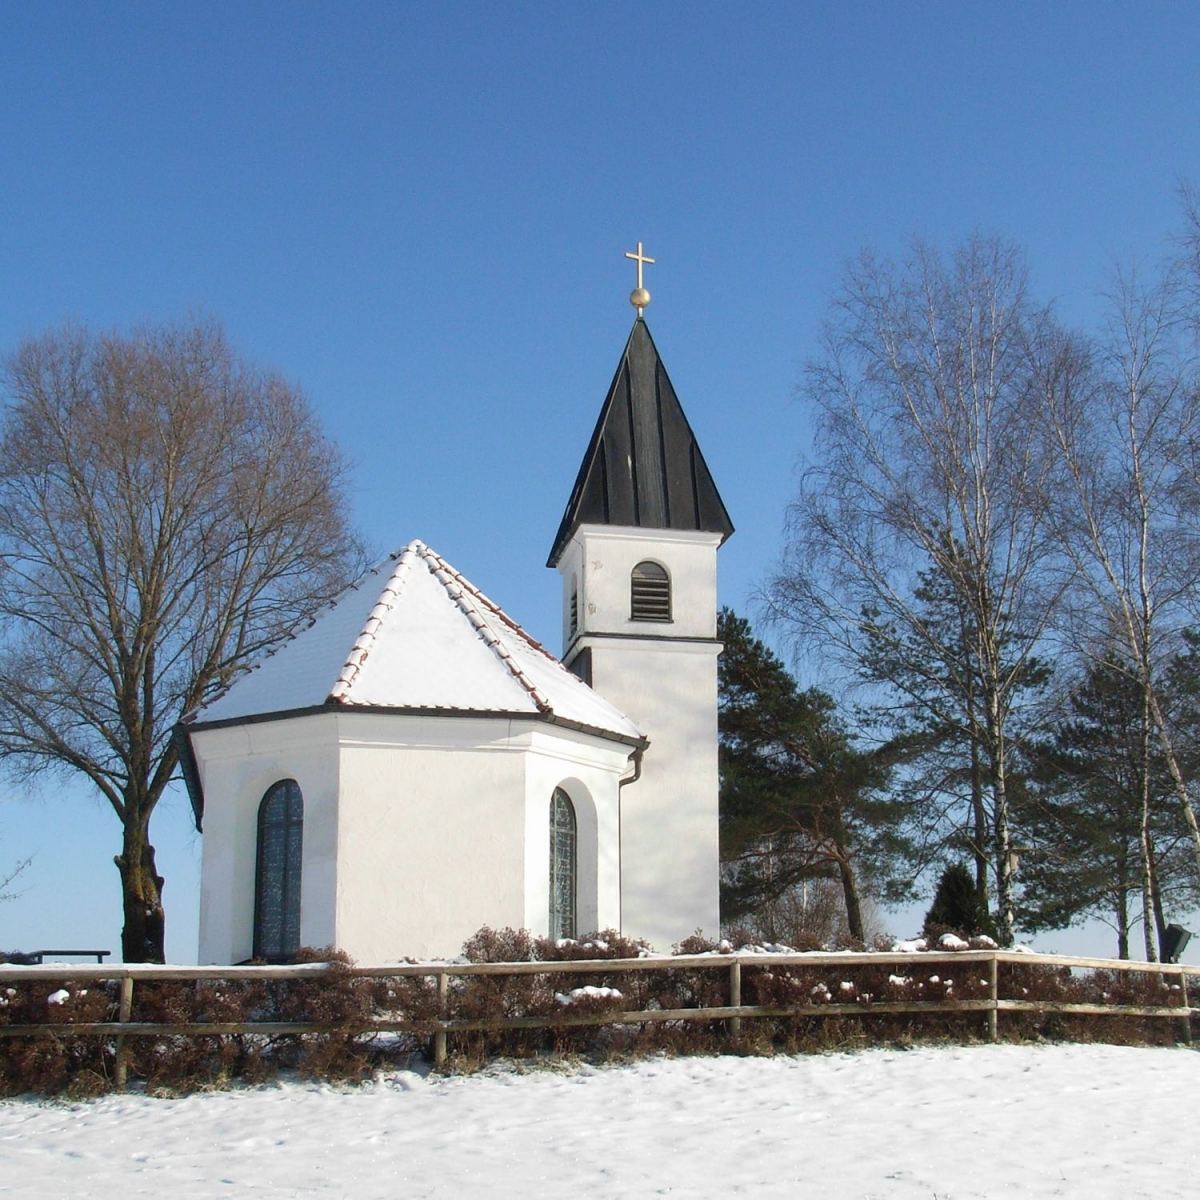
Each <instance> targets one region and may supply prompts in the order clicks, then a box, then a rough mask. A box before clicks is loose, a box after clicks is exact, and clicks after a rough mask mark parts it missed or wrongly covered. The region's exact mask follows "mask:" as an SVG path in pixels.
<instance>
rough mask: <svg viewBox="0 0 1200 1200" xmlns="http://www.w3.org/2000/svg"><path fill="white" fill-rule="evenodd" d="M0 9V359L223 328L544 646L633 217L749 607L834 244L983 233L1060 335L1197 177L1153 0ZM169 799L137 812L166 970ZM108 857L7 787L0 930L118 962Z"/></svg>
mask: <svg viewBox="0 0 1200 1200" xmlns="http://www.w3.org/2000/svg"><path fill="white" fill-rule="evenodd" d="M0 17H2V19H3V27H4V35H3V38H0V164H2V168H3V176H2V180H0V350H3V351H8V350H11V349H12V348H13V347H14V346H15V345H16V344H17V343H18V342H19V341H20V339H21V338H23V337H25V336H27V335H31V334H37V333H39V332H42V331H44V330H46V329H47V328H49V327H53V326H55V325H58V324H60V323H62V322H64V321H79V322H83V323H85V324H87V325H90V326H93V327H98V328H108V327H122V326H127V325H129V324H130V323H133V322H137V321H142V320H151V321H159V320H170V319H178V318H184V317H186V316H188V315H189V314H192V313H203V314H206V315H211V316H215V317H218V318H220V319H221V320H222V321H223V322H224V323H225V325H226V327H227V330H228V332H229V334H230V336H231V338H232V339H233V341H234V343H235V344H236V345H237V346H238V347H239V349H241V350H242V351H243V352H244V353H245V354H246V355H247V356H249V357H251V358H253V359H255V360H257V361H258V362H260V363H263V364H265V365H270V366H274V367H276V368H278V369H280V370H281V371H282V372H283V373H284V374H285V375H287V376H288V377H289V378H290V379H292V380H293V381H295V382H297V383H298V384H300V385H301V386H302V387H303V388H304V389H305V390H306V392H307V393H308V395H309V396H310V397H311V399H312V401H313V403H314V405H315V406H316V408H317V409H318V411H319V412H320V413H321V415H322V417H323V419H324V420H325V422H326V425H327V427H328V429H329V431H330V432H331V434H332V435H333V436H334V437H335V438H336V439H337V441H338V442H339V443H340V444H341V446H342V447H343V448H344V450H345V452H346V454H347V455H348V456H349V458H350V460H351V461H352V462H353V464H354V469H355V475H354V480H355V486H354V507H355V512H356V515H357V518H358V521H359V523H360V525H361V527H362V529H363V531H364V533H365V534H366V536H367V537H368V538H369V539H370V541H371V542H372V544H373V545H374V546H375V547H376V548H378V549H379V550H381V551H382V550H385V549H389V548H391V547H393V546H396V545H399V544H402V543H404V542H406V541H407V540H409V539H410V538H412V537H421V538H423V539H425V540H426V541H427V542H429V543H430V544H431V545H432V546H433V547H434V548H435V549H437V550H438V551H439V552H440V553H442V554H444V555H445V556H446V557H447V558H448V559H449V560H450V561H451V562H453V563H454V564H455V565H456V566H457V567H459V568H460V569H461V570H463V571H464V572H465V573H466V574H467V575H468V577H470V578H471V579H472V580H474V581H475V582H476V583H478V584H479V586H481V587H482V588H483V589H484V590H485V591H487V592H488V593H489V594H491V595H492V596H493V597H494V598H495V599H496V600H498V601H499V602H500V603H501V604H503V605H504V606H505V607H506V608H507V609H508V610H509V611H510V612H511V613H512V614H513V615H514V616H515V617H517V619H519V620H521V621H522V622H523V623H525V624H526V625H527V627H528V628H529V629H530V630H531V631H532V632H533V633H534V634H535V635H537V636H539V637H541V638H543V639H544V640H546V641H547V642H548V643H549V644H550V645H552V646H553V645H555V644H556V641H557V629H558V603H559V599H558V586H557V576H556V575H554V574H553V573H551V572H549V571H546V570H545V569H544V568H543V565H542V564H543V563H544V561H545V556H546V553H547V551H548V549H549V545H550V541H551V538H552V536H553V534H554V531H555V528H556V526H557V522H558V519H559V517H560V515H561V511H562V508H563V505H564V503H565V501H566V498H567V494H568V492H569V489H570V486H571V483H572V481H573V479H574V474H575V471H576V469H577V467H578V463H579V460H580V457H581V455H582V452H583V449H584V446H585V444H586V440H587V437H588V434H589V433H590V430H591V426H592V423H593V421H594V420H595V416H596V413H597V411H598V408H599V405H600V403H601V401H602V399H603V397H604V392H605V389H606V387H607V385H608V381H609V378H610V377H611V374H612V371H613V369H614V367H615V365H616V360H617V356H618V354H619V353H620V350H621V347H622V345H623V343H624V339H625V336H626V334H627V332H628V326H629V324H630V322H631V320H632V316H633V310H632V309H631V308H630V307H629V305H628V303H627V300H626V297H627V295H628V292H629V290H630V288H631V287H632V286H633V278H632V265H631V264H629V263H627V262H626V261H625V260H624V259H623V258H622V252H623V251H624V250H626V249H630V248H632V246H633V245H634V243H635V242H636V241H637V240H638V239H639V238H640V239H642V240H643V241H644V242H645V244H646V249H647V252H648V253H649V254H651V255H653V256H654V257H656V258H657V260H658V263H657V265H656V266H654V267H652V268H649V272H648V279H647V283H648V285H649V287H650V289H651V291H652V292H653V294H654V301H653V304H652V305H651V307H650V309H649V310H648V313H647V317H648V320H649V322H650V326H651V328H652V330H653V331H654V336H655V339H656V341H657V343H658V346H659V349H660V350H661V352H662V354H663V356H664V359H665V361H666V364H667V368H668V370H669V371H670V373H671V376H672V379H673V381H674V383H675V386H676V389H677V391H678V393H679V395H680V398H681V400H682V402H683V405H684V407H685V409H686V411H687V412H688V415H689V417H690V418H691V421H692V424H693V426H694V427H695V429H696V432H697V435H698V437H699V439H700V442H701V445H702V446H703V448H704V451H705V453H706V456H707V458H708V461H709V464H710V466H711V467H712V470H713V474H714V476H715V477H716V480H717V483H718V485H719V487H720V488H721V490H722V493H723V495H724V499H725V502H726V504H727V506H728V508H729V511H730V513H731V514H732V516H733V519H734V522H735V524H736V525H737V526H738V532H737V534H736V535H735V537H734V538H733V539H732V541H731V542H729V544H728V545H727V546H726V547H725V549H724V550H723V551H722V555H721V569H722V580H721V591H722V598H723V600H724V601H725V602H727V603H731V604H733V605H734V606H737V607H742V608H748V607H749V606H750V600H751V597H752V595H753V593H754V591H755V588H756V586H757V585H758V584H759V583H760V582H761V581H762V580H763V578H764V577H765V576H766V575H767V574H768V573H769V571H770V569H771V566H772V563H773V560H774V558H775V555H776V554H777V552H778V548H779V542H780V530H781V522H782V518H783V509H784V506H785V504H786V503H787V501H788V499H789V497H790V496H791V494H792V491H793V488H794V484H795V468H796V463H797V460H798V456H800V455H801V454H802V453H803V452H804V451H805V449H806V445H807V435H808V424H807V418H806V414H805V410H804V405H803V404H802V403H801V402H799V401H798V400H797V399H796V398H795V388H796V383H797V381H798V379H799V377H800V372H801V367H802V364H803V362H804V360H805V358H806V356H808V355H810V354H811V353H812V352H813V350H814V346H815V338H816V334H817V330H818V325H819V322H820V319H821V316H822V313H823V312H824V311H825V309H826V307H827V304H828V301H829V297H830V295H831V293H832V292H833V290H834V289H835V288H836V285H837V280H838V275H839V270H840V268H841V265H842V264H843V263H844V261H845V260H846V259H847V258H849V257H850V256H852V255H853V254H855V253H856V252H857V251H858V249H859V248H860V247H862V246H863V245H865V244H870V245H873V246H875V247H877V248H879V249H881V250H884V251H899V250H902V249H903V247H904V245H905V244H906V243H907V242H908V241H909V240H910V238H911V237H912V236H913V235H914V234H919V235H922V236H924V237H927V238H929V239H931V240H934V241H936V242H941V243H947V244H948V243H952V242H953V241H955V240H956V239H958V238H960V237H961V236H962V235H964V234H965V233H967V232H970V231H972V230H974V229H982V230H985V231H989V232H999V233H1004V234H1007V235H1009V236H1011V237H1012V238H1014V239H1015V240H1016V241H1018V242H1019V243H1021V244H1022V245H1023V246H1024V247H1025V248H1026V250H1027V253H1028V256H1029V261H1030V264H1031V267H1032V269H1033V274H1034V279H1035V282H1036V285H1037V287H1038V289H1039V291H1040V292H1041V293H1042V294H1043V295H1044V296H1045V297H1046V298H1048V299H1055V300H1056V301H1057V302H1058V304H1059V305H1060V308H1061V310H1062V311H1063V313H1064V314H1065V315H1066V316H1067V317H1068V318H1070V319H1073V320H1079V321H1083V322H1086V321H1087V320H1089V319H1090V317H1091V315H1092V313H1093V311H1094V300H1093V297H1094V295H1095V292H1096V291H1097V290H1098V289H1099V288H1101V287H1103V285H1104V283H1105V279H1106V275H1107V273H1108V272H1109V271H1110V270H1111V268H1112V266H1113V264H1114V263H1116V262H1119V261H1120V262H1128V261H1140V262H1142V263H1153V262H1155V261H1157V260H1158V259H1159V258H1161V257H1162V256H1163V254H1164V253H1165V252H1166V251H1167V249H1168V247H1169V240H1170V238H1171V236H1172V234H1173V233H1174V232H1175V231H1176V230H1177V229H1178V226H1179V213H1178V206H1177V203H1176V199H1175V195H1174V187H1175V184H1176V181H1177V180H1178V179H1180V178H1191V179H1194V180H1200V121H1198V120H1197V117H1198V115H1200V105H1198V103H1197V102H1198V100H1200V88H1198V83H1200V67H1198V65H1197V64H1200V9H1197V8H1196V7H1195V6H1193V5H1187V4H1180V3H1169V4H1164V3H1147V2H1145V0H1142V2H1140V3H1136V4H1134V3H1130V4H1105V3H1096V2H1091V3H1086V4H1085V3H1057V4H1054V5H1049V4H1033V3H1028V4H1006V5H998V4H975V3H938V4H934V3H900V2H899V0H896V2H894V3H890V4H881V3H853V2H850V3H837V4H833V3H830V4H824V5H817V4H776V5H770V4H758V5H730V4H727V3H721V4H715V3H687V4H682V3H681V4H656V3H651V2H650V0H641V2H640V3H606V4H604V5H589V6H584V5H573V4H562V3H556V4H515V3H511V4H510V3H488V4H484V3H482V2H480V3H475V4H440V5H429V4H425V5H419V6H418V5H415V4H397V3H389V4H349V3H339V4H333V3H325V4H315V3H287V4H284V3H278V4H274V3H272V4H264V3H249V4H247V3H238V4H233V3H213V4H205V5H197V4H182V3H159V4H151V3H143V4H123V3H106V4H103V5H101V4H93V3H89V4H55V3H45V2H43V3H39V4H28V3H24V2H23V0H0ZM185 810H186V806H185V804H184V802H183V800H182V798H181V797H177V798H175V799H172V800H168V801H167V802H165V804H164V805H163V807H162V808H161V809H160V812H159V814H158V816H157V818H156V824H155V827H154V834H155V840H156V842H157V843H158V844H159V846H160V855H161V859H160V862H161V865H162V867H163V870H164V874H165V875H166V877H167V889H166V900H167V905H168V952H169V954H170V956H171V957H172V958H173V959H175V960H178V961H187V960H189V959H192V958H194V955H195V930H196V890H197V877H198V865H197V864H198V854H199V844H198V839H197V838H196V837H195V836H194V835H193V834H191V833H190V832H189V827H188V821H187V816H186V811H185ZM118 846H119V837H118V829H117V825H116V821H115V818H113V817H112V816H111V814H109V813H108V812H107V811H105V810H103V809H101V808H100V806H99V803H98V802H96V801H93V800H92V799H91V798H90V797H89V796H88V795H87V794H86V793H85V792H84V791H83V790H82V789H80V788H79V787H77V786H75V785H71V784H67V783H63V782H60V781H47V782H46V784H45V785H44V786H43V787H42V788H41V789H40V795H38V796H32V795H30V794H29V792H28V789H26V788H24V787H12V786H4V787H3V789H2V790H0V862H3V861H6V860H9V859H13V858H17V857H23V856H26V855H33V856H34V863H33V865H32V866H31V867H30V868H29V870H28V871H27V872H26V873H25V875H24V877H23V879H22V881H21V886H22V888H23V889H24V894H23V895H22V896H21V897H19V898H18V899H17V900H15V901H12V902H10V903H7V904H3V905H0V947H5V948H13V947H17V946H22V947H37V946H41V945H50V944H54V943H64V942H65V943H71V944H76V945H78V944H84V943H96V944H98V945H103V946H109V947H112V948H114V949H115V948H116V947H117V946H118V945H119V929H120V913H119V902H118V901H119V896H118V888H117V876H116V870H115V868H114V867H113V866H112V865H111V862H110V857H111V854H112V853H114V852H115V851H116V850H117V848H118ZM403 853H404V851H403V847H397V859H398V861H400V860H402V858H403ZM896 931H897V932H908V930H907V929H897V930H896ZM1050 942H1051V943H1052V944H1055V945H1062V946H1064V947H1066V946H1067V945H1068V944H1069V942H1068V939H1065V938H1056V939H1050ZM1109 945H1110V942H1109V940H1108V938H1107V937H1104V938H1102V939H1101V940H1099V941H1098V942H1096V943H1094V948H1096V949H1101V948H1103V949H1107V948H1108V947H1109Z"/></svg>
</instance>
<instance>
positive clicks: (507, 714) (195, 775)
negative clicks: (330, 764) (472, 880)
mask: <svg viewBox="0 0 1200 1200" xmlns="http://www.w3.org/2000/svg"><path fill="white" fill-rule="evenodd" d="M331 713H337V714H339V715H342V714H352V713H362V714H364V715H373V716H392V717H456V718H465V717H476V718H480V717H482V718H485V719H489V720H501V721H533V722H540V723H541V724H544V725H555V726H557V727H558V728H560V729H570V730H572V731H573V732H575V733H586V734H588V735H589V736H591V737H598V738H603V739H604V740H605V741H608V742H619V743H620V744H621V745H623V746H628V747H629V748H630V749H631V750H645V749H646V748H647V747H648V746H649V745H650V740H649V738H646V737H632V736H630V735H629V734H626V733H614V732H613V731H612V730H611V729H601V728H600V727H599V726H597V725H588V724H586V723H585V722H583V721H571V720H568V719H567V718H566V717H560V716H558V715H556V714H555V713H552V712H551V713H540V712H521V711H509V710H501V709H483V708H396V707H393V706H389V705H383V704H337V703H335V702H333V701H327V702H326V703H325V704H313V705H309V706H307V707H305V708H287V709H280V710H278V711H276V712H269V713H254V714H252V715H251V716H247V717H226V718H224V719H222V720H218V721H188V720H183V721H180V722H179V724H178V725H176V726H175V734H174V737H175V744H176V748H177V750H178V752H179V762H180V767H181V769H182V772H183V778H184V782H185V783H186V784H187V790H188V796H189V797H190V798H191V801H192V811H193V812H194V813H195V815H196V828H197V829H200V823H201V820H202V819H203V816H204V791H203V788H202V787H201V784H200V772H199V770H198V769H197V767H196V756H195V753H194V751H193V750H192V743H191V737H190V735H191V734H193V733H197V732H201V731H203V730H207V729H231V728H233V727H234V726H237V725H265V724H267V723H268V722H272V721H289V720H291V719H292V718H294V717H318V716H328V715H329V714H331Z"/></svg>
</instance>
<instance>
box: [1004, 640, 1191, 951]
mask: <svg viewBox="0 0 1200 1200" xmlns="http://www.w3.org/2000/svg"><path fill="white" fill-rule="evenodd" d="M1185 671H1186V667H1184V666H1183V665H1181V666H1180V667H1179V668H1178V670H1175V671H1172V673H1171V674H1172V677H1173V678H1180V677H1181V676H1182V675H1183V674H1184V673H1185ZM1172 707H1176V705H1174V704H1173V705H1172ZM1032 799H1033V803H1032V804H1031V805H1030V806H1029V810H1028V824H1027V829H1028V832H1029V834H1030V837H1031V840H1032V843H1033V846H1032V849H1031V852H1030V853H1029V854H1028V855H1027V856H1026V858H1025V860H1024V862H1023V864H1022V868H1021V873H1022V877H1023V879H1024V883H1025V889H1024V896H1023V907H1022V925H1023V926H1024V927H1025V928H1027V929H1031V930H1036V929H1061V928H1065V927H1066V926H1068V925H1071V924H1074V923H1076V922H1077V921H1080V920H1083V919H1087V918H1097V919H1099V920H1102V921H1104V922H1106V923H1107V924H1110V925H1112V927H1113V928H1114V929H1115V931H1116V934H1117V953H1118V956H1119V957H1121V958H1128V957H1129V955H1130V937H1131V934H1132V932H1133V930H1134V929H1135V928H1136V926H1137V923H1138V913H1139V910H1140V908H1142V907H1143V906H1144V907H1146V908H1147V909H1148V910H1149V912H1150V913H1151V915H1152V920H1153V925H1154V927H1155V929H1156V932H1157V938H1158V942H1159V945H1160V947H1161V939H1162V937H1163V935H1164V932H1165V929H1166V907H1167V906H1169V905H1171V904H1177V903H1190V896H1191V894H1192V892H1193V886H1192V881H1193V876H1194V861H1193V860H1192V858H1191V855H1190V853H1189V839H1188V831H1187V829H1186V826H1185V825H1184V824H1183V822H1182V820H1181V819H1180V815H1179V810H1178V806H1177V804H1176V803H1175V799H1174V793H1173V788H1172V781H1171V777H1170V774H1169V772H1168V769H1167V767H1166V764H1165V763H1164V761H1163V758H1162V755H1161V753H1160V752H1159V750H1158V746H1157V743H1156V742H1155V741H1154V739H1152V738H1151V737H1150V730H1149V728H1148V726H1147V723H1146V712H1145V706H1144V703H1143V694H1142V683H1141V680H1140V679H1139V678H1138V675H1137V673H1136V671H1134V670H1132V669H1131V668H1130V665H1129V664H1128V663H1127V662H1126V661H1125V660H1124V659H1123V658H1122V656H1121V655H1120V654H1119V653H1118V652H1117V651H1115V650H1113V651H1110V652H1108V653H1107V654H1105V655H1104V656H1103V657H1102V658H1100V659H1098V660H1097V661H1096V662H1094V663H1093V664H1092V666H1091V667H1090V668H1089V670H1088V672H1087V674H1086V675H1085V677H1084V678H1083V679H1082V681H1081V682H1080V683H1079V684H1078V686H1077V687H1075V688H1074V689H1073V691H1072V692H1071V694H1070V697H1069V715H1068V717H1067V719H1066V720H1064V721H1062V722H1061V723H1060V724H1059V726H1058V727H1057V729H1056V730H1055V731H1054V734H1053V736H1052V738H1050V739H1049V740H1048V741H1047V742H1046V743H1045V744H1044V745H1043V746H1042V747H1041V748H1040V750H1039V753H1038V762H1037V770H1036V777H1035V786H1034V789H1033V796H1032ZM1143 826H1144V833H1145V840H1144V842H1143Z"/></svg>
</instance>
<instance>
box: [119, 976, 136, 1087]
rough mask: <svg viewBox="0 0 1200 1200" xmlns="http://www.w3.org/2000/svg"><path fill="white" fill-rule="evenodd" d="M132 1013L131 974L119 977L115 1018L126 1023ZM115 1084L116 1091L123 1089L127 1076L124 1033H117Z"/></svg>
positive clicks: (123, 1023)
mask: <svg viewBox="0 0 1200 1200" xmlns="http://www.w3.org/2000/svg"><path fill="white" fill-rule="evenodd" d="M132 1015H133V976H132V975H125V976H123V977H122V979H121V1001H120V1005H119V1007H118V1009H117V1020H118V1021H120V1022H121V1024H122V1025H125V1024H127V1023H128V1021H129V1018H130V1017H131V1016H132ZM115 1074H116V1085H117V1090H118V1091H122V1092H123V1091H124V1090H125V1086H126V1081H127V1077H128V1063H127V1062H126V1050H125V1035H124V1034H117V1061H116V1071H115Z"/></svg>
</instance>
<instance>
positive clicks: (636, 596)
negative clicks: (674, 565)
mask: <svg viewBox="0 0 1200 1200" xmlns="http://www.w3.org/2000/svg"><path fill="white" fill-rule="evenodd" d="M629 616H630V619H631V620H634V621H669V620H670V619H671V577H670V575H668V574H667V569H666V567H661V566H659V565H658V563H655V562H640V563H638V565H637V566H636V567H634V568H633V574H632V575H631V576H630V578H629Z"/></svg>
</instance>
